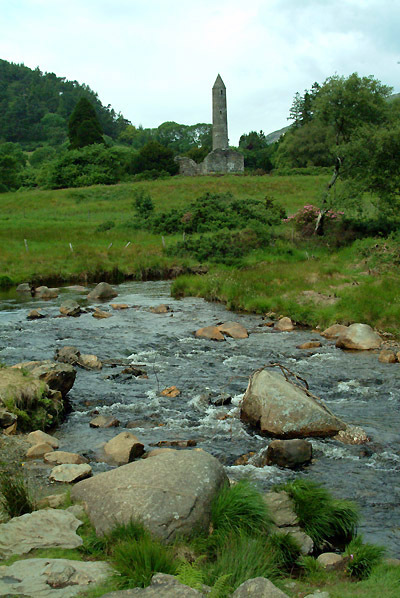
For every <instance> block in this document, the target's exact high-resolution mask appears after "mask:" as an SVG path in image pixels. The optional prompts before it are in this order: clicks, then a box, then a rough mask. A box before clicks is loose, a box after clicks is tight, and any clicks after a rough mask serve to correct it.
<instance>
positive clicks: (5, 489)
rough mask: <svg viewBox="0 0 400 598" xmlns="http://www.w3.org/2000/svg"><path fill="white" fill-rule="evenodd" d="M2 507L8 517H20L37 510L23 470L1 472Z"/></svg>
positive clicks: (0, 501) (0, 499)
mask: <svg viewBox="0 0 400 598" xmlns="http://www.w3.org/2000/svg"><path fill="white" fill-rule="evenodd" d="M0 507H1V508H2V510H3V511H4V512H5V514H6V515H7V516H8V517H19V516H20V515H24V514H25V513H32V511H34V510H35V502H34V500H33V498H32V496H31V494H30V491H29V488H28V485H27V483H26V480H25V479H24V477H23V475H22V473H21V472H13V473H11V472H7V471H3V472H1V473H0Z"/></svg>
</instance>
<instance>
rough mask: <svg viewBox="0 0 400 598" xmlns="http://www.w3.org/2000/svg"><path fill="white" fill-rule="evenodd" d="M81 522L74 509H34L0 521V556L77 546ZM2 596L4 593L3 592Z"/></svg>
mask: <svg viewBox="0 0 400 598" xmlns="http://www.w3.org/2000/svg"><path fill="white" fill-rule="evenodd" d="M80 525H82V522H81V521H79V519H77V518H76V517H75V516H74V515H72V513H68V512H67V511H62V510H58V509H44V510H42V511H34V512H33V513H27V514H26V515H21V516H20V517H13V519H10V521H8V522H7V523H2V524H0V557H1V558H3V559H6V558H8V557H10V556H12V555H13V554H27V553H28V552H30V551H31V550H33V549H34V548H77V547H78V546H81V544H82V538H81V537H80V536H78V535H77V534H76V533H75V532H76V530H77V529H78V527H79V526H80ZM0 596H2V594H1V593H0Z"/></svg>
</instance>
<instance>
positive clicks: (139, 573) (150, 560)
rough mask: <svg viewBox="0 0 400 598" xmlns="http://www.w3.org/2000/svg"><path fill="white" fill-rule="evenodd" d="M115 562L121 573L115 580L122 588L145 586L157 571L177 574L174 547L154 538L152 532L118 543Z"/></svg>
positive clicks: (114, 553)
mask: <svg viewBox="0 0 400 598" xmlns="http://www.w3.org/2000/svg"><path fill="white" fill-rule="evenodd" d="M113 564H114V568H115V569H116V571H117V572H118V573H119V575H118V577H116V578H115V581H116V583H117V585H118V587H119V588H120V589H125V588H130V587H140V588H145V587H147V586H148V585H149V584H150V582H151V578H152V577H153V575H154V574H155V573H168V574H171V575H175V574H176V572H177V566H178V562H177V560H176V559H175V558H174V556H173V552H172V549H171V548H170V547H168V546H164V545H163V544H161V542H160V541H158V540H155V539H153V538H152V537H151V536H150V533H144V534H143V536H142V537H140V538H138V539H136V540H127V541H124V542H120V543H118V544H117V545H116V547H115V548H114V550H113Z"/></svg>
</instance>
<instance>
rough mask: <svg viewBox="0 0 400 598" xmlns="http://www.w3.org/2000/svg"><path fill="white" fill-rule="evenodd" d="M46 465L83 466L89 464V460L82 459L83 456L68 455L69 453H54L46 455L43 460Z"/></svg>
mask: <svg viewBox="0 0 400 598" xmlns="http://www.w3.org/2000/svg"><path fill="white" fill-rule="evenodd" d="M43 460H44V462H45V463H50V464H51V465H65V464H67V463H68V464H70V465H81V464H82V463H88V459H86V457H82V455H78V454H77V453H68V452H67V451H52V452H51V453H46V454H45V455H44V458H43Z"/></svg>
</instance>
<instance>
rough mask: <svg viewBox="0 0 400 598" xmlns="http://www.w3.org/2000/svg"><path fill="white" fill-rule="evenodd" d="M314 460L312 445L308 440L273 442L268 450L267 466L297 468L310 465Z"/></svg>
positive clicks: (296, 439)
mask: <svg viewBox="0 0 400 598" xmlns="http://www.w3.org/2000/svg"><path fill="white" fill-rule="evenodd" d="M311 458H312V444H311V442H308V440H304V439H300V438H295V439H293V440H272V441H271V442H270V443H269V445H268V449H267V454H266V463H267V465H278V466H279V467H290V468H295V467H299V466H301V465H304V464H305V463H309V462H310V461H311Z"/></svg>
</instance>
